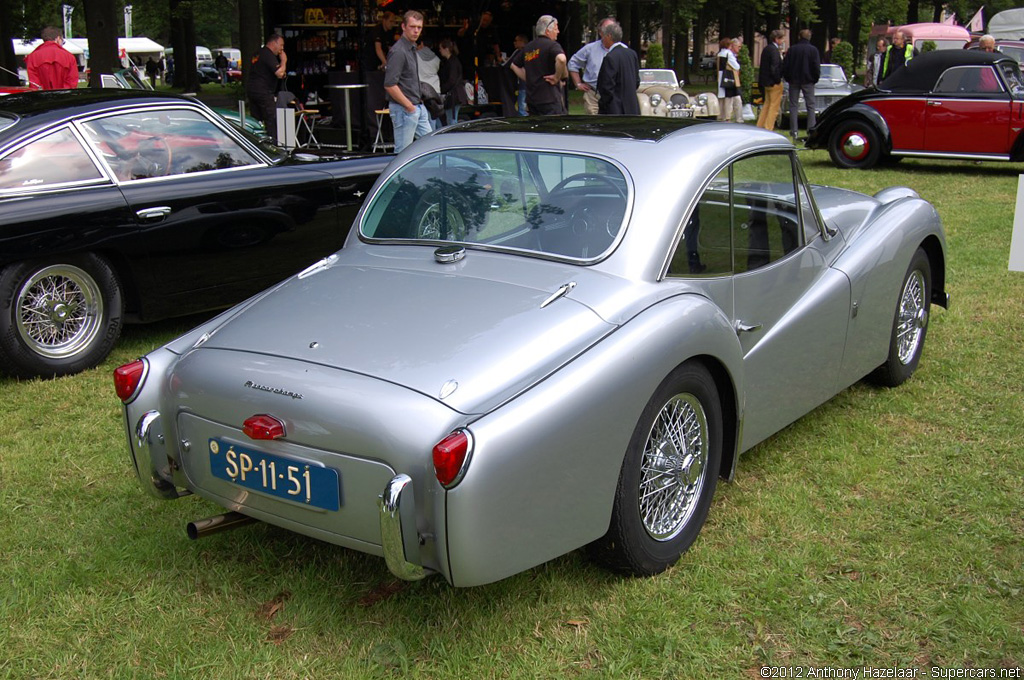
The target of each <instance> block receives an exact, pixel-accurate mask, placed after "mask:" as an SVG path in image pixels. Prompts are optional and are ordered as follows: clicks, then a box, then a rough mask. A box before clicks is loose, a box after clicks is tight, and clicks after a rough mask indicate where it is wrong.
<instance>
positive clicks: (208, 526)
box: [185, 512, 256, 541]
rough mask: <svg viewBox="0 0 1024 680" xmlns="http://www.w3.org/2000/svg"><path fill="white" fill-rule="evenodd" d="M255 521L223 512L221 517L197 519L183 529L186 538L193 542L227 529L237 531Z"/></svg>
mask: <svg viewBox="0 0 1024 680" xmlns="http://www.w3.org/2000/svg"><path fill="white" fill-rule="evenodd" d="M255 521H256V520H255V519H253V518H252V517H249V516H248V515H243V514H242V513H240V512H225V513H224V514H223V515H214V516H213V517H207V518H206V519H197V520H195V521H194V522H189V523H188V525H187V526H186V527H185V532H186V533H187V534H188V537H189V538H191V539H192V540H193V541H194V540H196V539H197V538H202V537H203V536H209V535H210V534H215V533H217V532H219V531H227V530H228V529H237V528H238V527H240V526H244V525H246V524H250V523H252V522H255Z"/></svg>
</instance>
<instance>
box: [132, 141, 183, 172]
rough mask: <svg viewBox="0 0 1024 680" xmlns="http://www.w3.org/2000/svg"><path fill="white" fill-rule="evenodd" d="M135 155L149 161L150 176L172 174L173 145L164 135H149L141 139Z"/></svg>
mask: <svg viewBox="0 0 1024 680" xmlns="http://www.w3.org/2000/svg"><path fill="white" fill-rule="evenodd" d="M143 145H145V146H143ZM161 146H162V147H163V148H162V149H161V148H160V147H161ZM135 156H136V158H139V159H142V160H144V161H147V163H148V167H147V170H149V173H148V176H149V177H164V176H165V175H169V174H171V163H172V162H173V160H174V153H173V152H172V151H171V145H170V144H168V143H167V140H166V139H164V138H163V137H147V138H145V139H143V140H142V141H140V142H139V147H138V151H136V154H135Z"/></svg>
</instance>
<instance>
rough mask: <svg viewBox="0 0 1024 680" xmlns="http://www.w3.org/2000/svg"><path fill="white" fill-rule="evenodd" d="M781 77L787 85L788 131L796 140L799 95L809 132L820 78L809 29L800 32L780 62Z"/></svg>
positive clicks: (812, 123) (819, 62)
mask: <svg viewBox="0 0 1024 680" xmlns="http://www.w3.org/2000/svg"><path fill="white" fill-rule="evenodd" d="M782 77H783V78H785V79H786V82H787V83H789V130H790V134H791V135H792V136H793V139H796V138H797V133H798V132H799V129H798V128H797V122H798V121H799V118H798V116H799V112H800V109H799V108H798V104H799V103H800V95H801V93H802V94H803V96H804V103H805V104H806V106H807V129H808V130H810V129H811V128H812V127H814V84H815V83H817V82H818V78H820V77H821V55H820V54H818V48H817V47H815V46H814V45H812V44H811V31H810V29H808V28H805V29H803V30H802V31H800V40H798V41H797V43H796V44H795V45H793V46H792V47H790V48H789V52H787V53H786V58H785V59H783V60H782Z"/></svg>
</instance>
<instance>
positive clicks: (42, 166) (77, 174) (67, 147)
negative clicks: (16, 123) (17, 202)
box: [0, 127, 103, 192]
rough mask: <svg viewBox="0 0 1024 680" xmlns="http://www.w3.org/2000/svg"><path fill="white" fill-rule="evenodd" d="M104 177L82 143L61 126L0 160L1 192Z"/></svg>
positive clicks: (47, 186)
mask: <svg viewBox="0 0 1024 680" xmlns="http://www.w3.org/2000/svg"><path fill="white" fill-rule="evenodd" d="M98 179H103V175H102V173H101V172H100V171H99V169H98V168H97V167H96V165H95V164H94V163H93V161H92V159H91V158H90V157H89V154H88V153H87V152H86V150H85V148H84V147H83V146H82V143H81V142H79V141H78V138H77V137H76V136H75V135H74V134H73V133H72V132H71V130H69V129H68V128H66V127H65V128H61V129H60V130H58V131H56V132H52V133H50V134H48V135H46V136H45V137H41V138H40V139H37V140H35V141H34V142H31V143H29V144H26V145H25V146H22V147H20V148H19V149H17V150H15V151H12V152H11V153H9V154H7V155H6V156H4V157H3V158H2V159H0V192H8V191H19V192H20V191H25V190H26V189H37V188H50V187H53V186H57V185H65V184H71V183H78V182H88V181H94V180H98Z"/></svg>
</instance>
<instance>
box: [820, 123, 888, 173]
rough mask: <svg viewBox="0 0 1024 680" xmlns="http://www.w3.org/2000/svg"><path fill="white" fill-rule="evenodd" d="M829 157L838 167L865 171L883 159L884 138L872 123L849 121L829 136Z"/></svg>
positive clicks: (838, 126)
mask: <svg viewBox="0 0 1024 680" xmlns="http://www.w3.org/2000/svg"><path fill="white" fill-rule="evenodd" d="M828 155H829V157H830V158H831V159H832V162H833V163H834V164H835V165H836V167H839V168H859V169H861V170H865V169H867V168H871V167H874V166H875V165H876V164H877V163H878V161H879V160H880V159H881V158H882V155H883V153H882V137H881V135H879V134H878V131H877V130H875V128H874V127H873V126H872V125H871V124H870V123H867V122H865V121H861V120H847V121H844V122H842V123H840V124H839V125H837V126H836V128H835V129H834V130H832V134H831V135H829V138H828Z"/></svg>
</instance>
